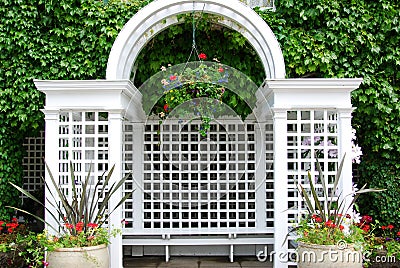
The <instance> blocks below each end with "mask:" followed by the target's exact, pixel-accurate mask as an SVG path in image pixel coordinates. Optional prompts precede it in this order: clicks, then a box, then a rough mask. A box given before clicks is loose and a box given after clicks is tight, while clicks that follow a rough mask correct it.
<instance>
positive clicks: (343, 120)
mask: <svg viewBox="0 0 400 268" xmlns="http://www.w3.org/2000/svg"><path fill="white" fill-rule="evenodd" d="M352 111H353V109H352V108H350V109H338V117H339V118H338V121H339V122H338V124H339V125H338V130H339V133H338V146H339V156H340V157H341V158H340V159H339V163H340V161H342V158H343V156H344V154H346V158H345V159H344V163H343V169H342V176H341V178H340V181H339V189H341V190H342V198H344V197H347V198H349V197H350V196H349V194H350V193H351V191H352V187H353V180H352V179H353V174H352V173H353V171H352V159H351V150H352V148H351V136H352V133H351V112H352ZM349 202H350V201H348V202H347V204H346V206H345V207H346V208H347V206H348V205H349Z"/></svg>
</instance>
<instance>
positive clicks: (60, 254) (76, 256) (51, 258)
mask: <svg viewBox="0 0 400 268" xmlns="http://www.w3.org/2000/svg"><path fill="white" fill-rule="evenodd" d="M47 262H48V263H49V266H48V267H53V268H67V267H68V268H109V266H110V258H109V254H108V248H107V246H106V245H99V246H93V247H84V248H59V249H56V250H55V251H51V252H48V253H47Z"/></svg>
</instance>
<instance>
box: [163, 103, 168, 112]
mask: <svg viewBox="0 0 400 268" xmlns="http://www.w3.org/2000/svg"><path fill="white" fill-rule="evenodd" d="M168 108H169V107H168V104H165V105H164V111H166V112H168Z"/></svg>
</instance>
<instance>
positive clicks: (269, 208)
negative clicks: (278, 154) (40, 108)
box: [265, 122, 274, 227]
mask: <svg viewBox="0 0 400 268" xmlns="http://www.w3.org/2000/svg"><path fill="white" fill-rule="evenodd" d="M265 171H266V174H265V191H266V206H265V208H266V227H274V125H273V122H270V123H267V124H265Z"/></svg>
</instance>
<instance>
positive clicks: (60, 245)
mask: <svg viewBox="0 0 400 268" xmlns="http://www.w3.org/2000/svg"><path fill="white" fill-rule="evenodd" d="M46 168H47V172H48V173H49V177H50V181H51V183H52V184H53V185H52V186H53V187H52V188H53V189H55V192H56V193H54V194H53V195H51V196H52V197H53V198H54V200H50V201H51V202H49V203H50V204H59V203H60V204H61V206H57V205H54V208H53V209H54V211H57V214H58V215H55V214H54V213H52V212H51V210H50V208H49V207H45V209H46V210H47V211H49V215H51V216H52V217H53V218H54V220H55V222H58V223H59V225H57V226H52V225H51V224H49V223H48V222H46V221H44V220H43V219H41V218H39V217H37V216H35V215H33V214H31V213H29V212H26V211H23V210H21V209H18V208H14V209H17V210H19V211H22V212H24V213H27V214H29V215H31V216H33V217H35V218H36V219H38V220H40V221H43V222H45V223H46V226H47V229H46V230H45V231H44V232H43V233H40V234H38V235H37V236H36V238H35V239H36V240H37V243H38V244H39V245H40V246H41V248H43V250H42V252H41V254H42V255H41V257H43V256H44V255H45V252H44V249H46V251H47V258H46V259H45V260H42V261H41V265H42V266H43V265H44V266H48V267H54V268H69V267H75V268H81V267H82V268H92V267H93V268H94V267H99V268H108V267H109V255H108V248H107V245H108V244H109V243H110V238H111V237H115V236H116V235H120V234H121V230H120V229H113V230H109V229H108V228H107V227H106V226H102V225H103V224H104V223H105V222H107V220H108V218H109V217H110V215H111V213H112V212H113V211H114V210H115V209H116V208H117V207H118V206H120V205H121V204H123V203H124V201H125V200H126V199H127V198H129V197H130V196H131V195H132V193H133V191H132V192H129V193H128V194H125V195H124V196H123V197H122V198H121V199H120V200H119V201H118V202H117V204H118V205H116V206H115V207H107V206H108V203H109V200H110V197H111V196H112V195H113V194H114V193H115V192H117V190H118V188H119V187H121V186H122V185H123V184H124V182H125V180H126V179H127V178H128V177H129V176H130V174H128V175H126V176H125V177H124V178H122V179H121V180H119V181H118V183H116V184H112V185H109V182H110V178H111V176H112V173H113V170H114V166H113V167H112V168H111V170H110V171H109V173H108V174H104V175H103V176H102V177H101V178H99V179H98V181H97V183H95V184H94V185H93V184H91V183H89V180H90V178H91V174H90V171H89V173H88V174H87V176H86V178H85V179H84V180H82V181H81V182H80V181H77V180H75V178H76V176H75V174H74V165H73V163H72V162H71V163H70V165H69V169H70V174H71V176H70V178H69V181H70V183H71V184H72V187H71V189H72V191H71V193H70V196H66V195H65V194H64V193H63V192H62V190H61V188H60V186H59V185H58V184H57V183H56V181H55V180H54V177H53V175H52V173H51V172H50V170H49V167H48V165H47V164H46ZM45 184H46V187H49V185H48V182H47V181H46V182H45ZM12 185H13V186H14V187H15V188H17V189H18V190H19V191H20V192H22V193H23V194H25V195H27V196H28V197H30V198H32V199H33V200H34V201H36V202H38V203H40V204H42V203H41V202H40V201H39V200H37V199H36V198H34V197H33V196H32V195H30V194H29V193H27V192H26V191H25V190H24V189H22V188H20V187H18V186H16V185H14V184H12ZM78 189H79V190H78ZM106 189H107V191H106ZM78 191H80V193H81V194H78ZM57 195H58V198H55V196H57ZM98 196H101V197H102V202H101V205H99V206H97V205H94V204H98V203H99V202H98V201H99V199H98V198H99V197H98ZM48 198H50V197H48ZM107 211H110V212H107ZM39 255H40V254H39Z"/></svg>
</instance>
